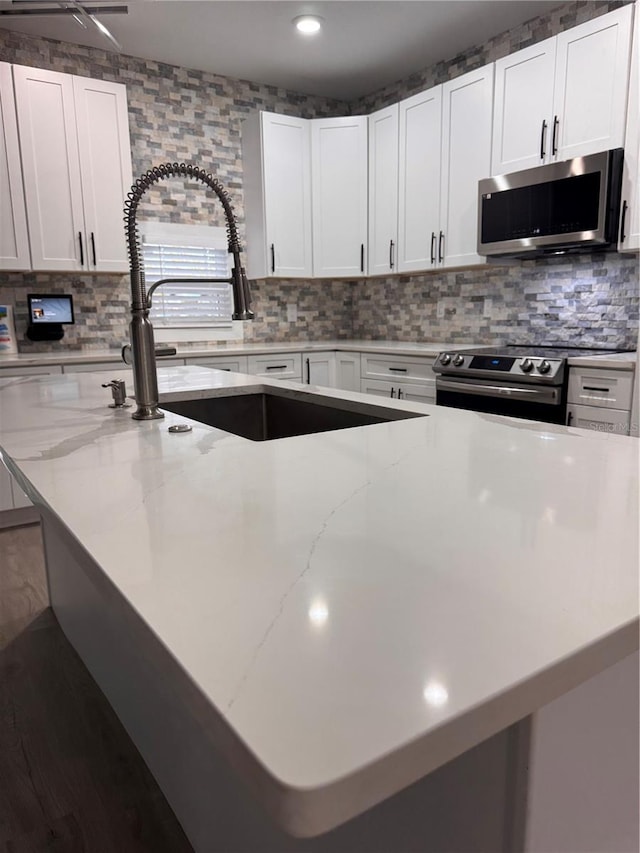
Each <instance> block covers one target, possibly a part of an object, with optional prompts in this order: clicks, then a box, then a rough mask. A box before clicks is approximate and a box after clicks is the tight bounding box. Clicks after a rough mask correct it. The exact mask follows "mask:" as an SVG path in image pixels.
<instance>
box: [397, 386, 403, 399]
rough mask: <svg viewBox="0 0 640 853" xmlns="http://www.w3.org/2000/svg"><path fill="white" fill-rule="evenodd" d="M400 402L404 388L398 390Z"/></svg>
mask: <svg viewBox="0 0 640 853" xmlns="http://www.w3.org/2000/svg"><path fill="white" fill-rule="evenodd" d="M398 400H402V388H398Z"/></svg>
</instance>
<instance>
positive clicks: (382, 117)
mask: <svg viewBox="0 0 640 853" xmlns="http://www.w3.org/2000/svg"><path fill="white" fill-rule="evenodd" d="M397 243H398V104H392V105H391V106H390V107H385V108H384V109H383V110H378V112H375V113H372V115H370V116H369V275H384V274H387V275H389V274H390V273H392V272H395V269H396V266H397Z"/></svg>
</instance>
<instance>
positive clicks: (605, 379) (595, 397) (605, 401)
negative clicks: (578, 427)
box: [567, 367, 633, 411]
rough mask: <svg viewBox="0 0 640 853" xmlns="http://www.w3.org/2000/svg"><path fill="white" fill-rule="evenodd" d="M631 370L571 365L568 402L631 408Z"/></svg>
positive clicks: (603, 406)
mask: <svg viewBox="0 0 640 853" xmlns="http://www.w3.org/2000/svg"><path fill="white" fill-rule="evenodd" d="M632 388H633V371H631V370H628V371H626V370H600V369H598V368H596V369H593V368H586V367H577V368H576V367H572V368H571V370H570V372H569V391H568V397H567V399H568V402H569V403H576V404H579V405H581V406H598V407H600V408H607V409H626V410H627V411H628V410H629V409H630V408H631V393H632Z"/></svg>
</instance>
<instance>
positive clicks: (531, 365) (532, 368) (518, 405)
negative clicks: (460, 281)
mask: <svg viewBox="0 0 640 853" xmlns="http://www.w3.org/2000/svg"><path fill="white" fill-rule="evenodd" d="M612 352H620V350H604V349H586V348H582V347H551V346H548V347H547V346H536V347H523V346H515V345H509V346H506V347H501V348H494V347H480V348H478V349H476V350H460V351H456V350H450V351H448V352H441V353H440V355H439V356H438V358H437V359H436V362H435V364H434V366H433V369H434V371H435V372H436V373H437V374H438V376H437V378H436V403H437V404H438V405H442V406H453V407H454V408H457V409H471V410H472V411H476V412H488V413H491V414H495V415H510V416H511V417H516V418H529V419H531V420H536V421H544V422H545V423H557V424H563V423H565V422H566V416H567V382H568V374H569V370H568V367H567V359H568V358H570V357H571V356H579V355H583V356H584V355H604V354H606V353H612Z"/></svg>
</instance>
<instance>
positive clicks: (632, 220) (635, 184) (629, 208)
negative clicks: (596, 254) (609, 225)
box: [618, 12, 640, 427]
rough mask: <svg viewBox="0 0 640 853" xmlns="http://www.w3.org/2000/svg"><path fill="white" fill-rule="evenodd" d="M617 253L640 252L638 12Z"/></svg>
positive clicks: (639, 68) (639, 59)
mask: <svg viewBox="0 0 640 853" xmlns="http://www.w3.org/2000/svg"><path fill="white" fill-rule="evenodd" d="M618 250H619V251H620V252H629V251H634V252H637V251H640V12H636V17H635V23H634V28H633V53H632V58H631V78H630V83H629V106H628V109H627V130H626V134H625V142H624V170H623V173H622V213H621V217H620V234H619V240H618ZM636 421H637V418H636ZM636 427H637V423H636Z"/></svg>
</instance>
